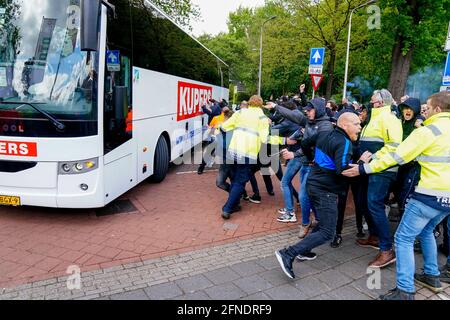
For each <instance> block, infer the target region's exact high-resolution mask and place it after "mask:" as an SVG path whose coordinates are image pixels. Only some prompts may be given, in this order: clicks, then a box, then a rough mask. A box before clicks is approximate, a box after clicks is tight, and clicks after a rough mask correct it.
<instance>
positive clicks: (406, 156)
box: [364, 112, 450, 197]
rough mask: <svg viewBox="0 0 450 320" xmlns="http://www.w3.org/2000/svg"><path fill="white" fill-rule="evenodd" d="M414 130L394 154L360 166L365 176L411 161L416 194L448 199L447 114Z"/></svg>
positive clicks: (449, 141) (449, 115)
mask: <svg viewBox="0 0 450 320" xmlns="http://www.w3.org/2000/svg"><path fill="white" fill-rule="evenodd" d="M423 124H424V127H421V128H419V129H416V130H414V131H413V132H412V133H411V135H410V136H409V137H408V138H406V140H405V141H403V142H402V143H401V144H400V145H399V146H398V148H397V149H396V150H394V151H393V152H389V153H386V154H384V155H383V156H382V157H380V158H377V159H376V160H372V161H371V162H370V163H369V164H365V165H364V169H365V171H366V173H373V172H380V171H383V170H385V169H386V168H389V167H392V166H394V165H397V164H400V165H401V164H405V163H408V162H410V161H412V160H416V161H418V162H419V164H420V167H421V171H420V181H419V185H418V186H417V187H416V190H415V191H416V192H417V193H421V194H425V195H430V196H437V197H450V112H442V113H438V114H436V115H434V116H432V117H430V118H429V119H427V120H426V121H424V123H423Z"/></svg>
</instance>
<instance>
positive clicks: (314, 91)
mask: <svg viewBox="0 0 450 320" xmlns="http://www.w3.org/2000/svg"><path fill="white" fill-rule="evenodd" d="M315 95H316V90H314V88H313V95H312V99H314V97H315Z"/></svg>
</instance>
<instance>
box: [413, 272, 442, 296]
mask: <svg viewBox="0 0 450 320" xmlns="http://www.w3.org/2000/svg"><path fill="white" fill-rule="evenodd" d="M414 280H415V281H416V282H417V283H419V284H421V285H422V286H424V287H426V288H428V289H430V290H431V291H433V292H434V293H438V292H441V291H442V290H444V288H442V285H441V282H440V281H439V276H431V275H429V274H425V273H422V274H420V273H415V274H414Z"/></svg>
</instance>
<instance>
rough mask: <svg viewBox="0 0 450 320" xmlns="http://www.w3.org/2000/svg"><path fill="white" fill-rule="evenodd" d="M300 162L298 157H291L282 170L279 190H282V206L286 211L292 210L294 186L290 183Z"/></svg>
mask: <svg viewBox="0 0 450 320" xmlns="http://www.w3.org/2000/svg"><path fill="white" fill-rule="evenodd" d="M301 166H302V163H301V161H300V158H298V157H297V158H294V159H291V160H290V161H289V162H288V164H287V167H286V171H285V172H284V175H283V179H281V191H283V197H284V207H285V208H286V210H287V211H289V212H293V211H294V201H293V198H292V196H293V192H292V190H293V189H294V186H293V185H292V179H294V177H295V175H296V174H297V172H298V171H299V170H300V168H301Z"/></svg>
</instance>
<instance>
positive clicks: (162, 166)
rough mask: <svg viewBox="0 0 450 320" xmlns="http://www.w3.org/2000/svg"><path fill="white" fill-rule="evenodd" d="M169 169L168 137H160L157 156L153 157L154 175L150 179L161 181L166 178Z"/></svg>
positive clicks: (156, 151)
mask: <svg viewBox="0 0 450 320" xmlns="http://www.w3.org/2000/svg"><path fill="white" fill-rule="evenodd" d="M168 169H169V147H168V146H167V142H166V139H165V138H164V137H163V136H161V137H159V140H158V143H157V144H156V149H155V156H154V158H153V175H152V176H151V178H150V180H151V181H152V182H156V183H159V182H161V181H163V180H164V178H165V177H166V175H167V171H168Z"/></svg>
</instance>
